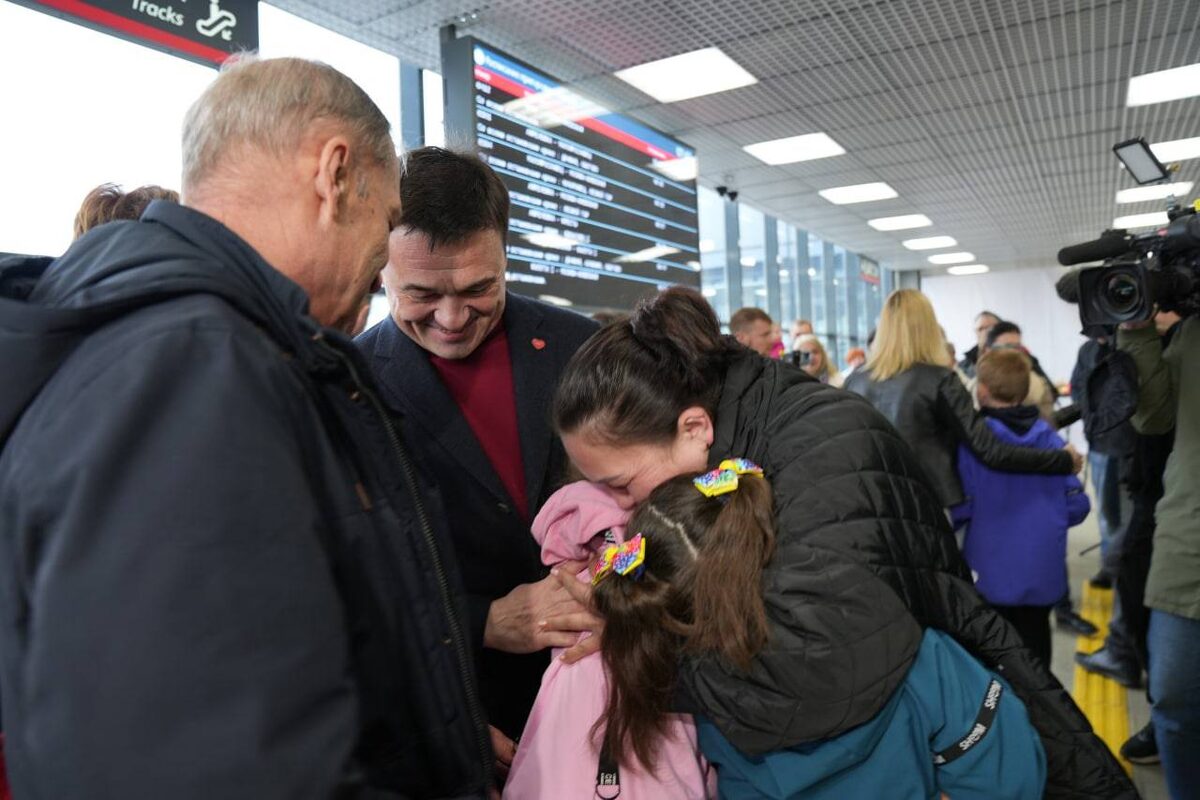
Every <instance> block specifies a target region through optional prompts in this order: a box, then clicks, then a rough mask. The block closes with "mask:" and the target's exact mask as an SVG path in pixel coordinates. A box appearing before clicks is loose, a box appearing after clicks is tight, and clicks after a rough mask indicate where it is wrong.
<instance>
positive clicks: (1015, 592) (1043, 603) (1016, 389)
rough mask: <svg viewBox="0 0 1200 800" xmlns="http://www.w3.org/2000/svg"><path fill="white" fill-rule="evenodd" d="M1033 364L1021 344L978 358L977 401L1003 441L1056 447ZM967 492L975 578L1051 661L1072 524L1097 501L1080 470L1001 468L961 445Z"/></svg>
mask: <svg viewBox="0 0 1200 800" xmlns="http://www.w3.org/2000/svg"><path fill="white" fill-rule="evenodd" d="M1030 374H1031V365H1030V362H1029V359H1028V358H1027V357H1026V356H1025V355H1024V354H1023V353H1021V352H1020V351H1018V350H1006V349H1000V350H992V351H990V352H988V353H987V355H985V356H984V357H983V358H981V359H979V363H978V365H977V366H976V377H977V394H978V398H979V405H980V408H981V411H982V413H983V414H984V416H986V417H987V424H988V426H989V427H990V428H991V429H992V432H993V433H994V434H995V435H996V437H997V438H999V439H1000V440H1001V441H1004V442H1008V443H1010V444H1015V445H1021V446H1024V447H1039V448H1043V449H1046V450H1057V449H1059V448H1061V447H1062V446H1063V443H1062V440H1061V439H1060V438H1059V437H1058V434H1056V433H1055V432H1054V429H1053V428H1051V427H1050V425H1049V424H1048V423H1047V422H1046V421H1045V420H1043V419H1042V418H1041V416H1040V415H1039V412H1038V408H1037V406H1032V405H1021V402H1022V401H1023V400H1024V399H1025V397H1026V395H1028V393H1029V381H1030ZM958 474H959V477H960V478H961V479H962V486H963V496H964V497H965V498H966V500H965V501H964V502H963V503H962V504H961V505H959V506H956V507H955V508H953V509H951V514H952V516H953V518H954V524H955V527H956V528H957V527H961V526H963V525H965V526H966V536H965V538H964V540H963V555H964V556H965V557H966V560H967V564H968V565H969V566H970V567H971V570H972V571H973V572H974V574H975V575H976V579H975V586H976V588H977V589H978V590H979V593H980V594H982V595H983V596H984V598H985V599H986V600H987V601H988V602H989V603H991V604H992V605H993V606H994V607H995V608H996V611H998V612H999V613H1000V614H1001V616H1003V617H1004V618H1005V619H1007V620H1008V621H1009V622H1011V623H1012V624H1013V627H1015V628H1016V629H1017V632H1018V633H1020V634H1021V638H1022V639H1023V640H1024V641H1025V645H1026V646H1027V647H1028V648H1029V649H1030V650H1032V651H1033V652H1034V654H1036V655H1037V656H1039V657H1040V658H1041V659H1042V660H1043V661H1044V662H1045V663H1046V664H1049V663H1050V612H1051V610H1052V608H1053V606H1054V604H1055V603H1057V602H1058V601H1059V600H1060V599H1062V598H1063V597H1064V596H1066V594H1067V577H1066V576H1067V570H1066V559H1067V528H1070V527H1071V526H1073V525H1078V524H1079V523H1081V522H1083V520H1084V519H1085V518H1086V517H1087V515H1088V511H1089V510H1090V508H1091V505H1090V503H1089V502H1088V498H1087V495H1086V494H1084V492H1083V485H1082V484H1080V482H1079V479H1078V478H1076V477H1075V476H1074V475H1020V474H1013V473H1008V472H996V471H995V470H992V469H989V468H987V467H985V466H983V465H982V464H981V463H979V460H978V459H976V458H975V456H974V455H973V454H972V453H971V451H970V450H968V449H967V448H965V447H961V446H960V447H959V451H958Z"/></svg>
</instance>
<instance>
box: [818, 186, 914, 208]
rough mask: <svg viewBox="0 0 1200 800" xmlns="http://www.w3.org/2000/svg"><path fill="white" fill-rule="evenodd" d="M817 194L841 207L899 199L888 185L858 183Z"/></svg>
mask: <svg viewBox="0 0 1200 800" xmlns="http://www.w3.org/2000/svg"><path fill="white" fill-rule="evenodd" d="M817 194H819V195H821V197H824V198H825V199H826V200H828V201H829V202H831V203H834V204H836V205H839V206H844V205H849V204H851V203H869V202H871V201H872V200H888V199H890V198H893V197H899V195H898V194H896V190H895V189H893V188H892V187H890V186H888V185H887V184H886V183H858V184H855V185H854V186H835V187H833V188H832V189H822V190H821V191H819V192H817Z"/></svg>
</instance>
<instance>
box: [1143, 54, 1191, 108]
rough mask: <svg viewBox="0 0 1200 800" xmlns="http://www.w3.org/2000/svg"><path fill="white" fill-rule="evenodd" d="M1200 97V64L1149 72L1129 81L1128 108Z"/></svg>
mask: <svg viewBox="0 0 1200 800" xmlns="http://www.w3.org/2000/svg"><path fill="white" fill-rule="evenodd" d="M1196 95H1200V64H1189V65H1187V66H1186V67H1176V68H1175V69H1164V70H1161V71H1159V72H1147V73H1146V74H1145V75H1135V76H1133V77H1132V78H1130V79H1129V94H1128V95H1126V97H1125V105H1127V106H1148V105H1151V104H1152V103H1165V102H1167V101H1169V100H1181V99H1183V98H1185V97H1195V96H1196Z"/></svg>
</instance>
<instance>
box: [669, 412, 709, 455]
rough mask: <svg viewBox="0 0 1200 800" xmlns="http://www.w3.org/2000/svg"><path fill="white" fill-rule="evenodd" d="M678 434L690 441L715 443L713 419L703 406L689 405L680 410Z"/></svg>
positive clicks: (706, 444)
mask: <svg viewBox="0 0 1200 800" xmlns="http://www.w3.org/2000/svg"><path fill="white" fill-rule="evenodd" d="M676 435H677V436H678V437H679V438H681V439H684V440H686V441H689V442H695V443H699V444H702V445H704V447H705V448H708V447H711V446H712V443H713V436H714V430H713V421H712V417H710V416H709V415H708V412H707V411H705V410H704V409H703V408H702V407H701V406H688V407H687V408H685V409H684V410H683V411H681V412H679V421H678V423H677V425H676Z"/></svg>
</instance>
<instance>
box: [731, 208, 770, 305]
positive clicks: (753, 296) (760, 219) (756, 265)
mask: <svg viewBox="0 0 1200 800" xmlns="http://www.w3.org/2000/svg"><path fill="white" fill-rule="evenodd" d="M766 224H767V222H766V216H765V215H764V214H763V213H762V212H761V211H759V210H757V209H754V208H751V207H750V206H748V205H746V204H744V203H742V204H739V205H738V251H739V253H740V260H741V265H742V303H743V304H745V305H748V306H758V307H759V308H763V309H765V308H768V306H769V302H770V297H768V295H767V260H766V259H767V254H766V244H767V243H766V235H767V233H766ZM735 310H736V309H735Z"/></svg>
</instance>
